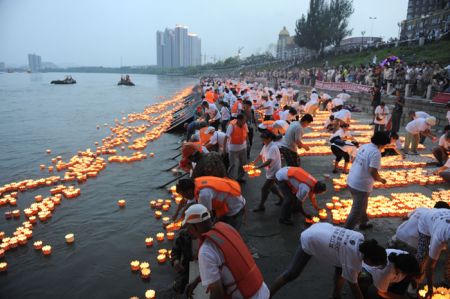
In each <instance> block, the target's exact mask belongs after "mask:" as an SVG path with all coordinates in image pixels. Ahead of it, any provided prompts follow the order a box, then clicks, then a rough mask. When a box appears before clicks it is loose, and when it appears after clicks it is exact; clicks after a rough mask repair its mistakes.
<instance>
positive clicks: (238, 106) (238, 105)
mask: <svg viewBox="0 0 450 299" xmlns="http://www.w3.org/2000/svg"><path fill="white" fill-rule="evenodd" d="M242 109H243V106H242V98H241V97H238V98H237V100H236V101H235V102H234V103H233V106H231V119H236V117H237V116H238V114H239V113H241V112H242Z"/></svg>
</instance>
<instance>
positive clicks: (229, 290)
mask: <svg viewBox="0 0 450 299" xmlns="http://www.w3.org/2000/svg"><path fill="white" fill-rule="evenodd" d="M201 86H202V88H203V101H202V104H201V106H200V108H199V109H198V110H197V111H196V114H195V115H196V116H195V117H196V119H195V120H193V121H192V122H191V123H189V124H186V129H187V134H186V142H185V143H184V144H183V146H182V160H181V162H180V167H181V168H182V169H183V170H184V171H186V172H187V173H188V174H189V178H187V179H180V180H179V181H178V183H177V184H176V192H177V193H178V194H180V195H181V196H182V197H183V201H182V203H181V204H180V206H179V210H178V211H177V213H176V215H175V216H174V220H177V219H179V218H181V219H183V220H182V221H183V228H182V230H181V231H180V232H179V234H178V237H177V239H176V242H175V246H174V248H173V251H172V253H173V254H172V263H173V266H174V269H175V270H176V271H177V273H178V274H179V275H178V276H177V279H176V280H175V282H174V289H175V290H177V291H178V292H186V293H187V295H188V296H192V293H193V291H194V289H195V288H196V286H197V285H198V284H199V283H201V284H202V285H203V286H204V287H206V288H207V290H208V292H209V294H210V295H209V296H210V298H255V299H256V298H260V299H263V298H271V297H274V296H275V295H276V293H277V292H278V291H279V289H280V288H282V287H283V286H284V285H286V284H287V283H289V282H291V281H293V280H294V279H296V278H297V277H298V276H299V275H300V274H301V273H302V271H303V270H304V268H305V267H306V265H307V263H308V261H309V260H310V259H311V257H318V258H320V259H321V260H322V261H324V262H325V263H328V264H329V265H330V266H333V267H335V277H334V289H333V291H332V298H340V296H341V295H340V294H341V289H342V287H343V285H344V282H347V283H348V285H349V286H350V289H351V291H352V294H353V295H354V297H355V298H380V297H381V298H403V297H402V296H404V295H405V294H406V293H407V292H408V291H409V292H410V293H414V292H416V293H417V289H418V288H419V287H420V286H422V285H423V283H424V282H425V283H426V284H427V285H428V288H429V290H430V291H429V292H428V294H427V296H428V297H429V296H430V295H431V292H432V290H433V282H434V280H433V274H434V271H435V267H436V263H437V261H438V259H439V256H440V254H441V252H443V251H444V250H445V248H446V246H447V243H448V241H449V239H450V207H449V205H448V203H446V202H438V203H437V204H436V206H435V207H434V208H419V209H417V210H416V211H414V212H413V213H412V214H411V215H410V217H409V219H408V220H406V222H405V223H403V224H402V225H401V226H400V227H399V228H398V230H397V234H396V236H395V237H393V240H392V241H393V242H391V243H392V244H394V243H398V242H401V241H403V242H405V243H406V244H408V245H409V246H410V250H400V249H398V247H394V246H393V247H392V248H387V249H385V248H384V247H382V246H381V245H380V244H379V243H378V242H377V241H376V240H374V239H367V238H365V237H364V235H363V234H362V233H360V232H358V231H355V230H354V229H355V227H356V226H358V228H359V230H367V229H370V228H371V227H372V224H371V223H370V222H369V219H368V216H367V211H366V210H367V206H368V200H369V195H370V194H371V192H372V189H373V185H374V183H375V182H376V181H379V182H382V183H386V181H385V179H383V178H382V177H381V176H380V174H379V169H380V168H381V157H382V155H383V154H384V152H385V148H386V152H390V153H391V154H400V155H402V156H405V155H406V154H415V153H416V152H415V151H416V149H417V143H418V142H420V138H421V136H423V137H431V138H433V141H436V137H435V136H434V135H433V134H432V133H431V130H430V128H431V126H432V125H435V122H436V119H435V118H434V117H432V116H429V115H422V114H421V113H420V112H416V113H415V115H413V116H411V117H412V120H411V121H410V122H409V123H408V124H407V125H406V142H405V149H404V151H402V150H401V143H400V142H399V136H398V130H397V131H395V130H392V129H389V130H387V128H386V126H385V125H386V123H385V122H384V121H385V118H387V115H389V112H388V111H386V110H385V105H382V103H380V104H379V105H377V106H376V107H374V108H375V109H374V119H373V122H374V124H375V131H374V133H373V136H372V137H371V139H370V142H369V143H367V144H364V145H359V143H358V142H356V141H355V139H354V137H353V136H352V135H351V133H350V132H349V127H351V119H352V116H351V112H350V111H349V110H348V109H346V108H345V101H346V100H347V99H348V97H350V95H348V94H347V93H345V92H343V93H341V94H339V95H338V96H337V97H336V98H332V97H330V96H329V95H327V94H319V92H318V91H316V90H315V89H313V90H312V91H311V93H310V94H308V95H307V101H304V100H302V99H301V98H302V97H300V96H299V92H298V91H295V90H293V89H292V88H282V89H280V90H276V89H273V88H268V87H265V86H262V85H261V84H258V83H249V82H244V81H235V80H218V79H214V80H213V79H204V80H203V81H202V82H201ZM319 110H328V111H329V112H330V117H329V120H328V121H327V122H326V123H325V124H324V129H325V130H328V131H329V132H330V133H331V137H330V140H329V142H330V147H331V150H332V152H333V154H334V155H335V167H334V170H333V172H337V171H338V167H337V166H338V163H339V162H340V161H341V160H342V159H344V161H345V165H344V170H343V171H344V172H345V173H347V172H348V179H347V184H348V189H349V190H350V192H351V194H352V197H353V204H352V208H351V211H350V214H349V216H348V218H347V220H346V223H345V225H344V226H343V227H340V226H334V225H332V224H329V223H316V224H313V225H311V226H310V227H309V228H307V229H305V230H303V231H302V232H301V234H300V240H299V245H298V249H297V251H296V253H295V254H294V256H293V258H292V261H291V263H290V265H288V266H287V267H286V270H285V271H284V272H283V273H282V274H280V275H279V277H278V278H277V279H276V280H275V281H274V282H273V283H272V284H271V285H270V286H268V285H266V283H265V282H264V278H263V275H262V273H261V271H260V270H259V269H258V266H257V265H256V263H255V261H254V259H253V256H252V253H251V251H250V250H249V249H248V247H247V245H246V243H245V241H244V240H243V238H242V237H241V236H240V233H239V230H240V228H241V225H242V221H243V218H244V215H245V211H246V207H247V201H246V198H245V194H243V193H242V189H241V185H242V184H245V183H246V176H247V174H246V171H247V172H248V173H250V172H251V171H253V172H255V171H262V170H264V172H265V181H264V183H263V185H262V187H261V190H260V194H261V197H260V201H259V203H258V205H257V206H255V207H253V212H255V213H263V212H264V211H265V209H266V207H265V202H266V201H267V199H268V197H269V195H270V193H273V194H274V195H275V196H276V197H277V198H278V201H277V205H279V206H280V212H279V215H280V216H279V219H278V220H279V224H280V225H288V226H291V225H293V224H294V222H293V221H292V216H293V214H295V213H300V214H302V215H303V216H304V217H305V219H311V218H312V217H313V216H314V215H310V214H308V213H307V212H306V211H305V209H304V208H303V205H304V203H305V202H306V201H308V200H309V201H310V202H311V204H312V206H313V208H314V209H315V210H316V211H318V210H319V204H318V202H317V199H316V196H317V195H318V194H321V193H324V192H327V185H326V183H325V181H322V180H319V179H318V178H316V177H314V176H313V175H312V174H311V173H310V171H308V170H307V169H305V168H303V167H301V165H302V163H301V160H300V156H299V154H298V153H299V149H303V150H306V151H308V150H309V149H310V148H309V146H308V145H307V144H306V143H305V142H304V139H303V135H304V134H305V129H306V128H308V127H309V126H310V125H311V124H312V123H313V121H314V117H315V116H316V114H317V113H318V111H319ZM449 121H450V120H449ZM446 130H447V132H445V133H444V135H442V136H441V139H440V141H439V145H438V147H436V148H435V149H433V153H434V155H435V157H436V158H437V162H438V163H439V165H440V166H442V167H441V168H439V169H438V170H437V173H440V174H441V175H442V176H443V177H444V179H446V180H447V182H450V159H448V153H449V150H450V147H449V144H450V143H449V141H450V134H449V133H448V130H449V127H448V126H447V127H446ZM257 132H259V134H260V136H259V137H260V138H261V142H262V145H263V146H262V148H261V150H260V151H259V154H258V155H257V156H256V157H253V159H251V158H252V157H251V151H250V149H251V148H252V147H253V146H255V144H257V143H256V142H254V141H255V140H254V139H255V138H256V137H255V135H257V134H256V133H257ZM441 141H442V142H441ZM399 143H400V144H399ZM389 150H390V151H389ZM410 151H411V152H410ZM350 161H352V162H353V163H352V166H351V167H350V169H349V170H348V164H349V162H350ZM405 235H407V237H406V238H405V237H404V236H405ZM411 240H416V242H411ZM394 241H395V242H394ZM197 253H198V254H197ZM195 259H198V266H199V272H200V275H199V276H198V277H197V278H195V279H193V280H191V282H190V283H188V282H189V278H188V275H189V263H190V262H191V261H193V260H195ZM449 265H450V263H449ZM449 275H450V269H447V277H446V279H448V280H449V279H450V277H449ZM374 290H375V295H374V296H371V295H370V294H371V292H373V291H374ZM377 296H378V297H377Z"/></svg>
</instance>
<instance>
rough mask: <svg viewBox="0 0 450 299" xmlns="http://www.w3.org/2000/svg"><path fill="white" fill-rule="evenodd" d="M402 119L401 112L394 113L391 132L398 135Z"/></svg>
mask: <svg viewBox="0 0 450 299" xmlns="http://www.w3.org/2000/svg"><path fill="white" fill-rule="evenodd" d="M401 119H402V112H401V111H394V112H393V113H392V120H391V121H392V129H391V132H394V133H397V132H398V131H399V130H400V121H401Z"/></svg>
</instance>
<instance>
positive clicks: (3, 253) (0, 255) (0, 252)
mask: <svg viewBox="0 0 450 299" xmlns="http://www.w3.org/2000/svg"><path fill="white" fill-rule="evenodd" d="M4 256H5V250H4V249H0V257H4Z"/></svg>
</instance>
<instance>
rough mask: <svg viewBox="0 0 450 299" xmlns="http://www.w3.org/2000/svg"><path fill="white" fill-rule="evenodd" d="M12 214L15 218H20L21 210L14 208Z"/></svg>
mask: <svg viewBox="0 0 450 299" xmlns="http://www.w3.org/2000/svg"><path fill="white" fill-rule="evenodd" d="M12 215H13V217H14V218H19V217H20V210H13V211H12Z"/></svg>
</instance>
